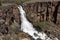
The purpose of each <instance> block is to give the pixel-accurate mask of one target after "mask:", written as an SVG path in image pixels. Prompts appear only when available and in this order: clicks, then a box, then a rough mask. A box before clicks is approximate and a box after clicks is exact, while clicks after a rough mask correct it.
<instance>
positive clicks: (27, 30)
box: [18, 5, 58, 40]
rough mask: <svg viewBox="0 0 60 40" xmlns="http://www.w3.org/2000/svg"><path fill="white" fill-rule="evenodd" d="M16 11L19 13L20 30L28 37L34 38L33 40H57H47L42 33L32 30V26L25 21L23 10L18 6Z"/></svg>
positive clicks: (48, 39) (54, 39)
mask: <svg viewBox="0 0 60 40" xmlns="http://www.w3.org/2000/svg"><path fill="white" fill-rule="evenodd" d="M18 9H19V11H20V14H21V15H20V17H21V30H22V31H23V32H25V33H27V34H29V35H30V36H32V38H34V39H35V40H38V39H41V40H58V39H57V38H53V39H51V38H49V37H48V36H47V35H46V34H45V33H44V32H38V31H37V30H35V28H33V25H32V24H31V23H30V22H29V21H28V20H27V18H26V13H25V11H24V10H23V8H22V6H20V5H19V6H18Z"/></svg>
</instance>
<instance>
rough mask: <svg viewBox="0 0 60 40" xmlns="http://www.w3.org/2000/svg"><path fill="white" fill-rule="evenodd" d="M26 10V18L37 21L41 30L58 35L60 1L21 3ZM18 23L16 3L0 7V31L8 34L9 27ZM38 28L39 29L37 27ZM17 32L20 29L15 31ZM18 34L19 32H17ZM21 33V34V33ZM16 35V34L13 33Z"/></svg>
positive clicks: (59, 33)
mask: <svg viewBox="0 0 60 40" xmlns="http://www.w3.org/2000/svg"><path fill="white" fill-rule="evenodd" d="M22 6H23V8H24V10H25V11H26V14H27V16H26V17H27V18H28V20H29V21H30V22H31V23H33V24H34V26H35V23H39V22H40V23H41V22H43V23H44V22H48V23H45V24H43V23H41V24H40V23H39V24H38V28H39V26H40V27H41V26H42V25H43V26H44V27H41V28H42V30H43V31H45V32H46V33H47V34H49V33H51V34H53V35H54V36H56V37H58V38H59V37H60V31H59V30H60V26H59V27H57V26H56V25H55V24H57V25H59V24H60V2H58V1H57V2H36V3H24V4H22ZM18 25H20V14H19V10H18V8H17V6H16V5H10V6H3V7H0V33H2V34H8V33H10V31H11V30H12V28H11V27H16V26H18ZM39 30H40V29H39ZM14 31H15V32H16V34H19V33H20V31H16V30H14ZM19 35H20V34H19ZM22 35H23V34H22ZM15 36H16V35H15Z"/></svg>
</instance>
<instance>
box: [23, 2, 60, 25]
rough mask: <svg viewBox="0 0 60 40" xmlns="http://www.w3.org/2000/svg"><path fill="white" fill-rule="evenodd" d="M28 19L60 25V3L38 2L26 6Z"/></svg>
mask: <svg viewBox="0 0 60 40" xmlns="http://www.w3.org/2000/svg"><path fill="white" fill-rule="evenodd" d="M24 9H25V11H26V13H27V16H29V17H30V18H29V17H28V19H29V20H30V21H32V22H41V21H49V22H53V23H55V24H60V21H59V19H60V18H59V15H60V12H59V11H60V2H36V3H28V4H25V5H24Z"/></svg>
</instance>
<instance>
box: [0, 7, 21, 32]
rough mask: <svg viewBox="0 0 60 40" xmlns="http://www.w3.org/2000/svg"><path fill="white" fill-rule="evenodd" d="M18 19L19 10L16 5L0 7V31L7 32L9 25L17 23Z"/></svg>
mask: <svg viewBox="0 0 60 40" xmlns="http://www.w3.org/2000/svg"><path fill="white" fill-rule="evenodd" d="M19 20H20V18H19V11H18V9H17V7H16V6H4V7H1V8H0V30H1V31H0V32H2V33H5V32H6V31H7V32H9V31H10V28H11V27H10V26H11V25H13V26H17V25H19V23H20V21H19ZM6 28H7V29H6ZM5 30H6V31H5ZM4 31H5V32H4Z"/></svg>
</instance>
